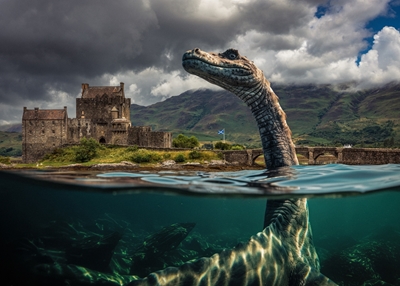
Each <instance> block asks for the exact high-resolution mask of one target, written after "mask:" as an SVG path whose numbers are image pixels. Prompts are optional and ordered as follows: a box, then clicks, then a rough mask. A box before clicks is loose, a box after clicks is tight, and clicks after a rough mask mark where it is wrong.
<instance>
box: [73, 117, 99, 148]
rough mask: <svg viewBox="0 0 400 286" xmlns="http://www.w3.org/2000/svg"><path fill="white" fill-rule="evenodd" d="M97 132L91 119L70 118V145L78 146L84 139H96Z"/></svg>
mask: <svg viewBox="0 0 400 286" xmlns="http://www.w3.org/2000/svg"><path fill="white" fill-rule="evenodd" d="M95 135H96V130H95V126H94V125H93V123H92V121H91V120H90V119H82V118H72V119H71V118H68V143H69V144H78V143H79V142H80V141H81V139H82V138H83V137H86V138H95V139H96V137H95Z"/></svg>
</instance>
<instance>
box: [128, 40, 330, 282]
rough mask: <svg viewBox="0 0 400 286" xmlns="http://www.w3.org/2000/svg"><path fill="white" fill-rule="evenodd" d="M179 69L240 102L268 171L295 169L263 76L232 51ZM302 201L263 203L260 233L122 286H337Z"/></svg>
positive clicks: (186, 58) (203, 55) (189, 57)
mask: <svg viewBox="0 0 400 286" xmlns="http://www.w3.org/2000/svg"><path fill="white" fill-rule="evenodd" d="M182 65H183V67H184V69H185V70H186V71H187V72H189V73H191V74H194V75H197V76H199V77H201V78H203V79H205V80H206V81H208V82H211V83H213V84H216V85H218V86H220V87H222V88H224V89H226V90H228V91H230V92H232V93H234V94H235V95H237V96H238V97H239V98H240V99H242V100H243V101H244V102H245V103H246V104H247V105H248V106H249V108H250V109H251V112H252V113H253V115H254V117H255V119H256V121H257V125H258V128H259V132H260V135H261V141H262V146H263V151H264V158H265V163H266V167H267V169H268V170H278V169H279V168H281V167H288V166H292V165H297V164H298V161H297V158H296V153H295V148H294V145H293V142H292V139H291V132H290V129H289V127H288V125H287V123H286V115H285V113H284V111H283V110H282V108H281V106H280V105H279V102H278V97H277V96H276V95H275V93H274V91H273V90H272V88H271V86H270V83H269V82H268V80H267V79H266V78H265V77H264V75H263V72H262V71H261V70H260V69H258V68H257V67H256V66H255V65H254V63H253V62H251V61H249V60H248V59H247V58H246V57H244V56H241V55H240V54H239V52H238V51H237V50H235V49H228V50H227V51H225V52H224V53H208V52H204V51H201V50H200V49H197V48H196V49H193V50H190V51H187V52H186V53H185V54H184V55H183V58H182ZM308 217H309V216H308V206H307V199H306V198H293V199H279V200H268V202H267V209H266V213H265V221H264V227H265V228H264V230H263V231H262V232H260V233H258V234H256V235H254V236H252V237H251V238H250V240H249V241H248V242H246V243H244V244H241V245H237V246H236V247H235V248H233V249H230V250H224V251H222V252H220V253H217V254H214V255H213V256H211V257H208V258H201V259H199V260H197V261H195V262H188V263H186V264H183V265H181V266H180V267H169V268H166V269H164V270H160V271H157V272H154V273H151V274H149V275H148V276H147V277H146V278H144V279H141V280H136V281H132V282H130V283H129V284H128V285H130V286H133V285H171V286H172V285H196V286H197V285H199V286H200V285H201V286H207V285H219V286H222V285H227V286H228V285H229V286H233V285H237V286H239V285H254V286H255V285H269V286H271V285H275V286H284V285H290V286H294V285H337V284H335V283H334V282H332V281H331V280H330V279H329V278H327V277H326V276H324V275H323V274H321V273H320V271H319V269H320V265H319V260H318V255H317V253H316V250H315V248H314V245H313V241H312V233H311V227H310V223H309V219H308Z"/></svg>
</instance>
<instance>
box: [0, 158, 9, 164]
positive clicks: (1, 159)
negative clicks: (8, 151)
mask: <svg viewBox="0 0 400 286" xmlns="http://www.w3.org/2000/svg"><path fill="white" fill-rule="evenodd" d="M0 163H1V164H7V165H9V164H11V159H10V157H4V156H0Z"/></svg>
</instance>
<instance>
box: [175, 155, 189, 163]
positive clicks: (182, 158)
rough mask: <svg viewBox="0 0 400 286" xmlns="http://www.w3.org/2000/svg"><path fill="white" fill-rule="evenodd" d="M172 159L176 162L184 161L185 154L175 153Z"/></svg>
mask: <svg viewBox="0 0 400 286" xmlns="http://www.w3.org/2000/svg"><path fill="white" fill-rule="evenodd" d="M174 161H175V162H177V163H183V162H185V161H186V159H185V155H183V154H178V155H176V156H175V158H174Z"/></svg>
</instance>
